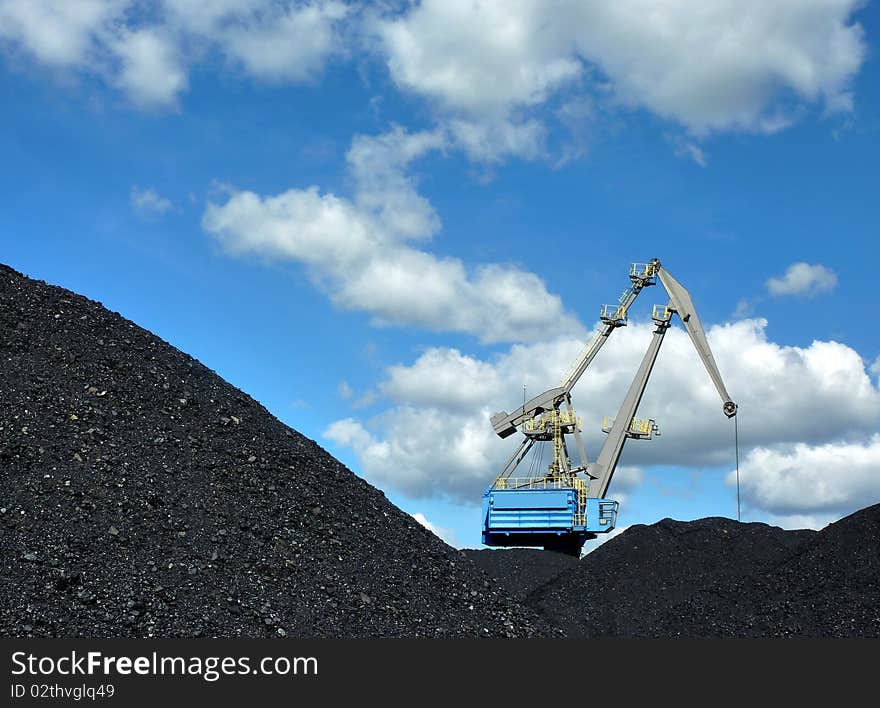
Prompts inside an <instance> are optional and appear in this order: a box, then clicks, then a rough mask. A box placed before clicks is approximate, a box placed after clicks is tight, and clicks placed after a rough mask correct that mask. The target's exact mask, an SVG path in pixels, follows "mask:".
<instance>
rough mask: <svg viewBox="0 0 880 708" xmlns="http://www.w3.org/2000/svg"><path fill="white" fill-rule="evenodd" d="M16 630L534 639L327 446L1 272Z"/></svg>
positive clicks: (528, 620) (524, 617)
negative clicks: (316, 442) (525, 637)
mask: <svg viewBox="0 0 880 708" xmlns="http://www.w3.org/2000/svg"><path fill="white" fill-rule="evenodd" d="M0 356H2V364H3V365H2V367H0V401H2V411H0V564H2V567H0V595H2V597H3V603H2V606H0V635H2V636H18V637H24V636H34V637H62V636H63V637H76V636H89V637H148V636H153V637H198V636H206V637H235V636H243V637H284V636H289V637H374V636H375V637H380V636H381V637H386V636H426V637H447V636H534V635H543V634H546V633H547V632H548V631H550V630H548V628H547V626H546V625H545V624H544V623H543V622H542V621H541V620H540V619H539V618H537V617H536V616H535V615H534V614H533V613H532V612H531V611H529V610H528V609H525V608H523V607H522V606H520V605H519V604H518V603H516V602H515V601H513V600H511V599H510V598H508V596H507V594H506V593H505V592H503V591H501V590H499V589H498V588H497V587H495V586H494V585H493V584H492V583H491V582H490V581H489V580H488V579H487V578H486V577H485V576H484V575H482V574H481V573H479V572H477V571H476V569H475V568H474V567H473V565H472V564H471V563H470V561H469V560H468V559H467V558H465V557H464V556H463V555H462V554H461V553H459V552H457V551H455V550H453V549H451V548H450V547H448V546H447V545H445V544H444V543H443V542H442V541H440V540H439V539H438V538H437V537H435V536H434V535H433V534H431V533H429V532H428V531H427V530H426V529H424V528H423V527H422V526H421V525H420V524H418V523H417V522H416V521H415V520H413V519H412V518H411V517H410V516H409V515H407V514H405V513H404V512H402V511H400V510H399V509H397V508H396V507H395V506H393V505H392V504H391V503H390V502H388V501H387V500H386V499H385V497H384V496H383V495H382V493H381V492H379V491H378V490H376V489H374V488H373V487H371V486H370V485H369V484H367V483H366V482H364V481H363V480H361V479H360V478H358V477H356V476H355V475H354V474H353V473H352V472H350V471H349V470H348V469H346V468H345V467H344V466H343V465H342V464H341V463H339V462H338V461H337V460H335V459H333V458H332V457H331V456H330V455H329V454H328V453H326V452H325V451H324V450H322V449H321V448H320V447H319V446H318V445H317V444H315V443H314V442H313V441H311V440H309V439H307V438H305V437H303V436H302V435H300V434H299V433H297V432H296V431H294V430H292V429H290V428H288V427H287V426H285V425H284V424H282V423H281V422H280V421H278V420H276V419H275V418H274V417H272V415H271V414H269V413H268V412H267V411H266V410H265V409H264V408H263V407H262V406H261V405H259V404H258V403H257V402H255V401H254V400H252V399H251V398H250V397H248V396H247V395H245V394H244V393H242V392H241V391H239V390H238V389H236V388H234V387H233V386H232V385H230V384H228V383H226V382H225V381H223V380H222V379H221V378H220V377H219V376H217V375H216V374H215V373H214V372H212V371H211V370H209V369H208V368H206V367H205V366H203V365H202V364H200V363H199V362H198V361H195V360H194V359H192V358H191V357H189V356H187V355H186V354H184V353H182V352H180V351H178V350H177V349H175V348H174V347H172V346H170V345H169V344H167V343H166V342H164V341H162V340H161V339H159V338H158V337H156V336H154V335H153V334H151V333H149V332H147V331H145V330H143V329H141V328H140V327H138V326H136V325H134V324H133V323H131V322H129V321H127V320H125V319H124V318H122V317H121V316H119V315H118V314H116V313H112V312H109V311H107V310H106V309H104V308H103V307H101V305H100V304H99V303H96V302H92V301H90V300H87V299H85V298H83V297H80V296H78V295H76V294H74V293H71V292H69V291H66V290H63V289H61V288H57V287H53V286H49V285H46V284H45V283H42V282H39V281H34V280H31V279H28V278H26V277H24V276H22V275H20V274H18V273H16V272H15V271H13V270H11V269H9V268H7V267H5V266H0Z"/></svg>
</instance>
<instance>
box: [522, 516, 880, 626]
mask: <svg viewBox="0 0 880 708" xmlns="http://www.w3.org/2000/svg"><path fill="white" fill-rule="evenodd" d="M525 601H526V603H527V604H529V605H530V606H532V607H533V608H535V609H536V610H538V611H539V612H540V613H541V614H543V615H544V617H545V618H547V619H548V621H550V622H552V623H554V624H556V625H557V627H559V628H561V629H563V630H564V631H565V633H566V635H567V636H569V637H649V638H669V637H688V638H693V637H788V636H791V637H861V636H871V637H877V636H880V505H877V506H872V507H869V508H867V509H863V510H862V511H860V512H857V513H855V514H853V515H851V516H849V517H847V518H845V519H842V520H841V521H839V522H837V523H835V524H831V525H830V526H828V527H826V528H825V529H823V530H822V531H820V532H815V531H809V530H794V531H786V530H783V529H780V528H777V527H774V526H768V525H767V524H761V523H739V522H736V521H733V520H730V519H725V518H707V519H699V520H697V521H688V522H683V521H673V520H671V519H664V520H662V521H660V522H658V523H656V524H652V525H637V526H632V527H630V528H629V529H627V530H626V531H624V532H623V533H621V534H620V535H619V536H617V537H615V538H613V539H611V540H610V541H608V542H607V543H605V544H603V545H602V546H600V547H599V548H597V549H596V550H595V551H593V552H592V553H590V554H588V555H587V556H585V557H584V558H583V559H582V560H581V561H580V562H579V563H578V564H577V565H576V566H575V567H573V568H571V569H570V570H567V571H564V572H562V573H560V574H559V575H558V576H557V577H556V578H554V579H553V580H551V581H549V582H548V583H546V584H545V585H543V586H540V587H538V588H537V589H536V590H535V591H534V592H533V593H532V594H531V595H529V597H528V598H526V600H525Z"/></svg>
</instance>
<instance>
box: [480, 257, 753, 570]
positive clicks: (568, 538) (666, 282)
mask: <svg viewBox="0 0 880 708" xmlns="http://www.w3.org/2000/svg"><path fill="white" fill-rule="evenodd" d="M629 279H630V285H629V286H628V287H627V288H626V290H624V291H623V293H622V294H621V295H620V297H619V298H618V301H617V303H616V304H614V305H603V306H602V308H601V310H600V321H601V323H602V326H601V328H600V329H599V331H598V332H597V334H596V335H595V337H594V338H593V339H592V340H591V341H590V342H589V343H588V344H587V346H586V347H585V348H584V350H583V352H582V353H581V355H580V356H579V357H578V358H577V360H576V361H575V363H574V365H573V366H572V367H571V370H570V371H569V373H568V374H567V375H566V377H565V379H563V381H562V382H561V384H560V385H559V386H557V387H555V388H551V389H548V390H547V391H544V392H543V393H542V394H540V395H538V396H535V397H534V398H532V399H531V400H529V401H524V402H523V405H522V407H521V408H517V409H516V410H515V411H514V412H513V413H507V412H506V411H502V412H500V413H496V414H494V415H493V416H491V419H490V421H491V424H492V426H493V428H494V429H495V432H496V433H497V434H498V436H499V437H501V438H507V437H509V436H510V435H513V434H514V433H516V432H517V430H519V431H520V432H521V433H522V434H523V437H522V439H521V441H520V444H519V446H518V447H517V448H516V449H515V450H514V452H513V454H512V455H511V456H510V457H509V458H508V460H507V462H506V464H505V465H504V467H503V468H502V469H501V472H500V473H499V474H498V476H497V477H496V478H495V481H494V482H493V483H492V485H491V486H489V487H488V488H487V489H486V491H485V492H484V493H483V543H484V544H486V545H488V546H543V547H544V548H545V549H547V550H556V551H560V552H564V553H568V554H570V555H580V552H581V549H582V547H583V544H584V542H585V541H587V540H588V539H591V538H596V534H599V533H607V532H608V531H611V530H612V529H613V528H614V525H615V524H616V522H617V511H618V502H617V501H614V500H611V499H606V498H605V494H606V493H607V491H608V487H609V485H610V484H611V479H612V477H613V476H614V471H615V469H616V467H617V463H618V460H619V459H620V455H621V453H622V452H623V446H624V444H625V443H626V441H627V440H629V439H637V440H651V439H652V438H653V437H655V436H658V435H660V431H659V427H658V426H657V423H656V421H654V420H653V419H637V418H636V417H635V415H636V412H637V410H638V406H639V403H640V402H641V400H642V395H643V394H644V392H645V388H646V387H647V384H648V379H649V377H650V375H651V371H652V369H653V367H654V363H655V361H656V360H657V355H658V353H659V351H660V346H661V344H662V343H663V338H664V336H665V335H666V332H667V330H668V329H669V327H670V326H671V323H672V316H673V315H678V317H679V319H680V320H681V322H682V324H683V325H684V328H685V330H686V331H687V333H688V335H689V336H690V339H691V341H692V343H693V345H694V348H695V349H696V350H697V354H698V355H699V356H700V359H701V360H702V362H703V365H704V366H705V368H706V371H707V372H708V373H709V377H710V378H711V379H712V383H713V384H714V385H715V388H716V390H717V391H718V395H719V396H720V397H721V401H722V411H723V413H724V415H726V416H727V417H728V418H732V417H733V416H735V415H736V412H737V406H736V404H735V403H734V402H733V400H732V399H731V397H730V395H729V394H728V392H727V389H726V387H725V385H724V381H723V380H722V378H721V374H720V373H719V371H718V366H717V365H716V363H715V358H714V357H713V355H712V350H711V349H710V348H709V342H708V340H707V339H706V334H705V332H704V330H703V326H702V324H701V323H700V318H699V316H698V315H697V312H696V309H695V308H694V304H693V301H692V300H691V296H690V294H689V293H688V291H687V290H686V289H685V288H684V286H683V285H682V284H681V283H679V282H678V280H676V279H675V278H674V277H673V276H672V274H671V273H670V272H669V271H668V270H666V269H665V268H664V267H663V266H662V265H661V263H660V261H659V260H658V259H656V258H654V259H653V260H651V261H649V262H648V263H634V264H632V265H631V266H630V271H629ZM658 280H659V282H660V283H661V284H662V286H663V288H664V289H665V290H666V294H667V296H668V298H669V301H668V303H667V304H666V305H655V306H654V309H653V312H652V320H653V322H654V332H653V335H652V338H651V343H650V344H649V346H648V349H647V351H646V352H645V355H644V357H643V358H642V362H641V364H640V365H639V368H638V370H637V372H636V375H635V378H634V379H633V381H632V383H631V384H630V387H629V390H628V391H627V393H626V396H625V397H624V399H623V402H622V404H621V405H620V409H619V410H618V412H617V415H616V416H615V417H614V418H613V419H612V418H606V419H605V420H603V424H602V430H603V432H605V433H606V434H607V437H606V439H605V442H604V444H603V445H602V447H601V449H600V450H599V454H598V456H597V457H596V460H595V461H594V462H589V461H588V460H587V456H586V450H585V447H584V443H583V439H582V438H581V435H580V433H581V420H580V418H579V417H578V416H577V414H576V413H575V411H574V408H573V407H572V403H571V391H572V389H573V388H574V386H575V384H576V383H577V382H578V380H579V379H580V378H581V377H582V376H583V374H584V372H585V371H586V370H587V368H588V367H589V366H590V364H591V363H592V362H593V359H594V358H595V357H596V355H597V354H598V353H599V350H600V349H601V348H602V346H603V345H604V344H605V342H607V341H608V338H609V337H610V336H611V334H612V333H613V332H614V331H615V330H617V329H619V328H620V327H625V326H626V324H627V322H628V314H629V309H630V307H631V306H632V304H633V303H634V302H635V300H636V298H637V297H638V296H639V294H640V293H641V292H642V291H643V290H644V289H645V288H647V287H650V286H653V285H656V284H657V282H658ZM567 435H573V436H574V438H575V444H576V446H577V451H578V458H579V460H578V461H579V463H580V464H578V465H576V466H574V465H572V462H571V459H570V456H569V453H568V446H567V444H566V439H565V438H566V436H567ZM537 442H552V456H551V461H550V463H549V465H548V467H547V469H546V472H544V473H543V474H540V475H539V474H537V473H532V474H529V475H528V476H525V477H517V476H514V474H513V473H514V472H515V471H516V470H517V469H518V468H519V466H520V465H521V463H523V461H524V460H525V459H526V457H527V456H528V455H529V453H530V452H531V451H532V449H533V447H534V446H535V444H536V443H537ZM532 469H533V470H534V469H535V467H534V466H533V468H532Z"/></svg>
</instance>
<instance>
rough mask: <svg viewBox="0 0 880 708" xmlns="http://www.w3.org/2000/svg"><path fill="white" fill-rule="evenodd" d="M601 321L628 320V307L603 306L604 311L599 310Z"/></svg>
mask: <svg viewBox="0 0 880 708" xmlns="http://www.w3.org/2000/svg"><path fill="white" fill-rule="evenodd" d="M599 319H600V320H602V321H603V322H618V321H623V320H626V307H624V306H623V305H602V309H601V310H599Z"/></svg>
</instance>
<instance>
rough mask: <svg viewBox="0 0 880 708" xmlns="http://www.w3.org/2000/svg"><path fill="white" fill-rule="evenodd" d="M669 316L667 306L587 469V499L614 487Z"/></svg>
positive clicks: (603, 493) (667, 325)
mask: <svg viewBox="0 0 880 708" xmlns="http://www.w3.org/2000/svg"><path fill="white" fill-rule="evenodd" d="M670 314H671V313H670V312H669V308H668V307H667V308H666V313H665V317H664V318H662V319H657V320H655V322H656V324H657V327H656V328H655V329H654V336H653V337H652V338H651V344H650V345H649V346H648V351H647V352H645V356H644V357H643V358H642V363H641V364H640V365H639V370H638V371H637V372H636V376H635V378H634V379H633V382H632V383H631V384H630V387H629V391H627V393H626V397H625V398H624V399H623V403H622V404H621V406H620V410H619V411H617V416H616V417H615V419H614V425H612V426H611V430H610V431H608V437H607V438H606V439H605V444H604V445H602V449H601V450H600V451H599V456H598V457H597V458H596V461H595V462H594V463H592V464H590V465H588V466H587V475H588V476H589V477H590V481H589V486H588V488H587V496H590V497H604V496H605V492H607V491H608V485H609V484H611V477H612V476H613V475H614V470H615V469H616V468H617V461H618V460H619V459H620V453H621V452H623V445H624V443H625V442H626V439H627V437H628V435H627V431H628V430H629V428H630V423H631V421H632V419H633V417H634V416H635V414H636V410H637V409H638V407H639V403H640V402H641V400H642V395H643V394H644V393H645V387H646V386H647V385H648V378H649V377H650V376H651V371H652V369H653V368H654V362H655V361H657V354H658V353H659V352H660V345H661V344H663V337H664V336H665V335H666V330H668V329H669V316H670Z"/></svg>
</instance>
